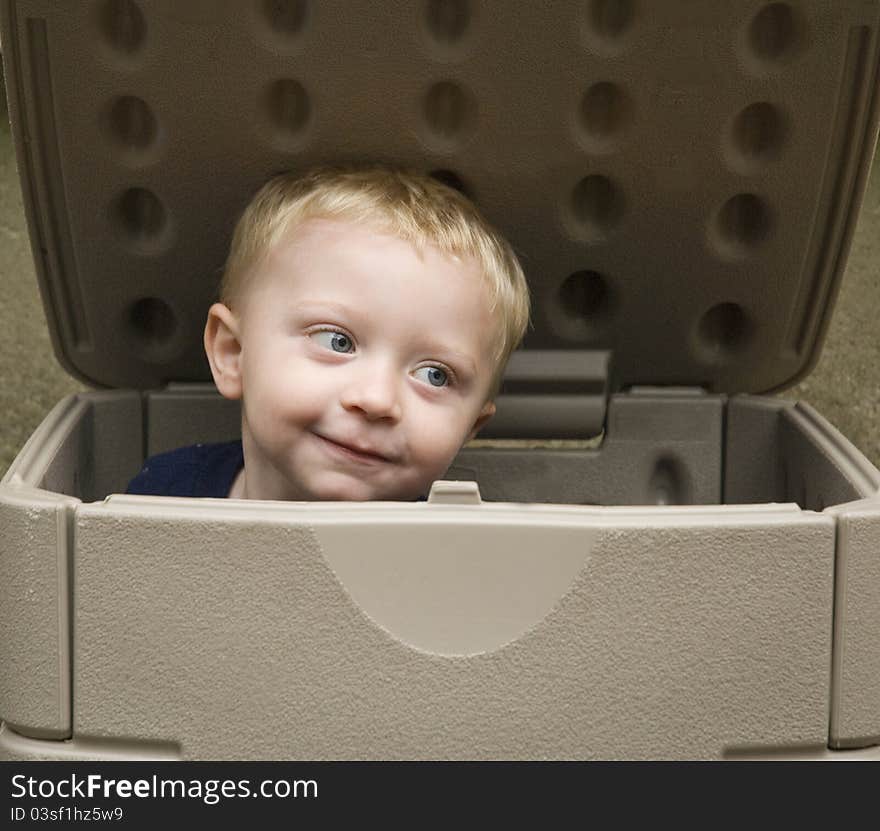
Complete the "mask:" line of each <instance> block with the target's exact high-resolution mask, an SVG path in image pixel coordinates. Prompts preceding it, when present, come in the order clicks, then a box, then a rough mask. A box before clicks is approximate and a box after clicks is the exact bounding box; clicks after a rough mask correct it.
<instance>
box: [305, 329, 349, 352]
mask: <svg viewBox="0 0 880 831" xmlns="http://www.w3.org/2000/svg"><path fill="white" fill-rule="evenodd" d="M310 337H312V338H314V339H315V340H316V341H317V342H318V343H320V344H321V346H323V347H325V348H326V349H332V350H333V351H334V352H354V341H352V339H351V338H350V337H349V336H348V335H346V334H345V332H329V331H323V332H312V334H311V335H310Z"/></svg>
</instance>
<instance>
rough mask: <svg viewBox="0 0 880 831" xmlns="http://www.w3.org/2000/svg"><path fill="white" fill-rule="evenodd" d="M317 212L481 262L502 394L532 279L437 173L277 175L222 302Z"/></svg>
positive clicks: (244, 239) (260, 197)
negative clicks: (495, 326) (495, 327)
mask: <svg viewBox="0 0 880 831" xmlns="http://www.w3.org/2000/svg"><path fill="white" fill-rule="evenodd" d="M317 218H321V219H343V220H348V221H353V222H361V223H364V224H366V225H368V226H370V227H372V228H375V229H376V230H378V231H380V232H385V233H390V234H394V235H395V236H397V237H400V238H401V239H404V240H406V241H408V242H410V243H412V244H413V245H414V246H416V248H417V249H422V248H424V247H425V246H426V245H433V246H435V247H436V248H438V249H440V250H441V251H443V252H444V253H446V254H449V255H453V256H457V257H461V258H472V259H473V260H474V261H476V263H477V264H478V266H479V268H480V271H481V273H482V275H483V278H484V280H485V283H486V286H487V288H488V290H489V297H490V302H491V311H492V313H493V315H495V316H496V317H497V318H498V321H499V323H500V326H499V329H500V342H499V344H498V348H497V350H496V354H495V356H494V357H495V360H496V373H495V377H494V379H493V385H492V390H491V396H493V397H494V395H495V394H496V393H497V391H498V386H499V385H500V380H501V375H502V373H503V371H504V367H505V365H506V364H507V360H508V358H509V357H510V354H511V352H513V350H514V349H516V347H517V346H518V345H519V343H520V341H521V340H522V338H523V335H524V334H525V330H526V327H527V326H528V321H529V292H528V286H527V284H526V279H525V276H524V275H523V271H522V268H521V266H520V264H519V261H518V260H517V258H516V255H515V254H514V252H513V249H512V248H511V246H510V244H509V243H508V242H507V241H506V240H505V239H504V238H503V237H502V236H501V235H500V234H499V233H498V232H497V231H495V229H494V228H492V226H490V225H489V224H488V223H487V222H486V220H485V219H483V217H482V216H481V215H480V213H479V212H478V211H477V209H476V207H475V206H474V205H473V203H472V202H471V201H470V200H469V199H467V198H466V197H465V196H463V195H462V194H461V193H459V192H458V191H457V190H455V189H454V188H452V187H448V186H447V185H444V184H442V183H441V182H439V181H437V180H436V179H434V178H432V177H430V176H424V175H421V174H419V173H415V172H412V171H407V170H400V169H395V168H389V167H349V168H321V169H319V170H315V171H312V172H311V173H308V174H306V175H305V176H297V175H295V174H293V173H283V174H281V175H279V176H276V177H274V178H273V179H271V180H270V181H269V182H267V183H266V184H265V185H264V186H263V187H262V188H261V189H260V190H259V191H258V192H257V194H256V196H254V198H253V200H252V201H251V202H250V204H249V205H248V206H247V208H246V209H245V211H244V214H243V215H242V217H241V219H240V220H239V222H238V225H237V226H236V228H235V233H234V235H233V238H232V245H231V247H230V251H229V257H228V259H227V261H226V269H225V272H224V274H223V280H222V282H221V284H220V300H221V302H223V303H225V304H226V305H227V306H229V307H230V308H234V307H235V305H236V304H237V303H239V302H240V300H241V297H242V294H243V292H244V289H245V283H246V275H247V274H248V272H249V271H251V270H252V269H253V268H255V267H256V266H258V265H259V263H260V261H261V260H262V259H263V258H264V257H265V256H266V255H267V254H268V252H269V251H271V250H272V249H273V248H274V247H275V246H276V245H277V244H278V243H279V242H280V241H281V239H282V238H283V237H284V236H285V235H286V234H287V233H289V232H290V231H291V230H292V229H293V228H294V227H295V226H296V225H297V224H298V223H300V222H303V221H304V220H306V219H317Z"/></svg>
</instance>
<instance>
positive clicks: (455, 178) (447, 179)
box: [428, 170, 473, 199]
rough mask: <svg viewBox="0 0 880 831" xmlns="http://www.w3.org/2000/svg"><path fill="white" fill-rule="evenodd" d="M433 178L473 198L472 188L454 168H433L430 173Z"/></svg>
mask: <svg viewBox="0 0 880 831" xmlns="http://www.w3.org/2000/svg"><path fill="white" fill-rule="evenodd" d="M428 175H429V176H430V177H431V178H432V179H436V180H437V181H438V182H440V183H441V184H444V185H446V187H449V188H452V189H453V190H457V191H458V192H459V193H461V194H464V195H465V196H467V197H468V198H469V199H472V198H473V197H472V196H471V192H470V188H469V187H468V186H467V185H466V184H465V183H464V181H462V178H461V176H459V175H458V174H457V173H455V172H454V171H452V170H432V171H431V172H430V173H429V174H428Z"/></svg>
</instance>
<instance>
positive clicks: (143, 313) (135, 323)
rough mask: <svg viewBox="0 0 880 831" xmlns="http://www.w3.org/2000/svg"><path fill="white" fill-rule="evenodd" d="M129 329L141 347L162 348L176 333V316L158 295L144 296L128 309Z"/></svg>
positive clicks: (149, 348)
mask: <svg viewBox="0 0 880 831" xmlns="http://www.w3.org/2000/svg"><path fill="white" fill-rule="evenodd" d="M128 326H129V331H130V332H131V333H132V334H133V335H134V336H135V338H136V339H137V342H138V343H139V344H140V345H141V347H142V348H143V349H145V350H146V351H149V352H153V351H156V350H161V349H164V348H165V347H167V346H168V345H169V343H170V342H171V341H172V340H173V339H174V336H175V335H176V334H177V330H178V325H177V317H176V316H175V314H174V312H173V310H172V309H171V307H170V306H169V305H168V304H167V303H166V302H165V301H164V300H160V299H159V298H158V297H144V298H141V299H140V300H138V301H137V302H135V303H133V304H132V305H131V307H130V308H129V310H128Z"/></svg>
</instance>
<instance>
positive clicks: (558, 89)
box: [0, 0, 880, 392]
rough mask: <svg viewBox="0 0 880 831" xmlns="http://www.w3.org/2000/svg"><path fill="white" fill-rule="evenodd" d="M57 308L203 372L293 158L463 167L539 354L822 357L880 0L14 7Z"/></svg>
mask: <svg viewBox="0 0 880 831" xmlns="http://www.w3.org/2000/svg"><path fill="white" fill-rule="evenodd" d="M0 8H2V24H3V30H2V40H3V50H4V55H3V58H4V61H5V63H6V79H7V84H8V87H9V89H8V93H9V104H10V113H11V118H12V121H13V128H14V132H15V140H16V145H17V148H18V160H19V169H20V172H21V178H22V185H23V191H24V200H25V205H26V211H27V214H28V219H29V223H30V233H31V238H32V241H33V249H34V254H35V258H36V261H37V271H38V275H39V279H40V283H41V288H42V292H43V298H44V303H45V307H46V314H47V317H48V320H49V326H50V328H51V330H52V334H53V338H54V343H55V348H56V352H57V354H58V357H59V359H60V360H61V362H62V363H63V364H64V366H65V367H66V368H67V369H68V370H70V371H71V372H73V373H74V374H76V375H78V376H79V377H81V378H83V379H85V380H87V381H89V382H91V383H93V384H96V385H102V386H111V387H136V388H147V387H154V386H157V385H160V384H163V383H165V382H167V381H170V380H178V381H193V380H204V379H208V378H209V377H210V376H209V373H208V369H207V364H206V362H205V359H204V356H203V353H202V345H201V333H202V326H203V321H204V315H205V311H206V309H207V306H208V305H209V303H210V302H211V300H212V299H213V298H214V295H215V291H216V285H217V281H218V278H219V274H220V271H221V269H222V266H223V262H224V259H225V256H226V250H227V245H228V241H229V237H230V233H231V230H232V228H233V225H234V222H235V220H236V218H237V216H238V214H239V213H240V211H241V210H242V208H243V207H244V205H245V204H246V202H247V201H248V199H249V197H250V196H251V194H252V193H253V192H254V191H255V190H256V189H257V188H258V187H259V186H260V185H261V184H262V183H263V182H264V181H265V180H266V179H267V178H268V177H269V176H270V175H272V174H273V173H275V172H278V171H280V170H284V169H291V168H292V169H296V170H305V169H307V168H310V167H312V166H314V165H316V164H321V163H327V162H338V161H352V160H374V161H382V162H391V163H396V164H403V165H408V166H411V167H415V168H417V169H421V170H424V171H430V172H435V173H436V174H437V175H438V176H440V177H441V178H443V179H444V180H446V181H451V182H454V183H458V184H459V185H460V186H461V187H462V188H463V189H464V190H465V191H466V192H467V193H468V194H470V195H471V196H472V197H473V198H474V199H475V200H476V202H477V203H478V205H479V206H480V207H481V208H482V209H483V211H484V213H485V214H486V215H487V216H488V218H489V219H490V220H491V221H492V222H494V223H495V224H496V225H497V226H498V227H499V228H500V229H501V231H502V232H503V233H504V234H505V235H506V236H507V237H508V238H509V239H510V240H511V241H512V243H513V244H514V246H515V248H516V249H517V251H518V252H519V253H520V255H521V257H522V261H523V264H524V267H525V270H526V273H527V275H528V278H529V282H530V285H531V288H532V293H533V298H534V311H533V321H534V328H533V330H532V331H531V332H530V334H529V336H528V339H527V342H526V346H527V347H528V348H533V349H566V350H580V349H583V350H610V351H611V352H612V356H613V357H612V361H611V365H612V373H613V374H612V379H611V385H610V388H611V389H612V390H613V389H619V388H621V387H624V386H628V385H631V384H675V385H700V386H705V387H707V388H709V389H712V390H716V391H721V390H726V391H731V392H734V391H750V392H762V391H767V390H771V389H775V388H779V387H782V386H785V385H787V384H789V383H792V382H793V381H794V380H796V379H798V378H799V377H801V376H802V375H803V374H805V373H806V372H808V371H809V369H810V368H811V366H812V365H813V363H814V362H815V360H816V358H817V356H818V351H819V348H820V345H821V341H822V338H823V335H824V332H825V330H826V328H827V324H828V320H829V316H830V313H831V308H832V303H833V300H834V297H835V295H836V292H837V288H838V283H839V280H840V277H841V275H842V273H843V270H844V264H845V260H846V254H847V250H848V247H849V243H850V239H851V236H852V232H853V230H854V226H855V221H856V217H857V212H858V207H859V204H860V201H861V197H862V193H863V190H864V186H865V182H866V178H867V173H868V168H869V165H870V161H871V156H872V151H873V147H874V142H875V138H876V129H877V115H878V108H877V98H876V90H877V71H878V19H880V10H878V2H876V1H871V2H866V0H791V2H772V3H766V2H754V0H750V2H740V3H730V2H727V0H712V2H709V1H708V0H706V2H700V3H693V2H684V0H664V1H663V2H661V1H660V0H657V2H654V0H652V2H647V0H641V1H639V0H593V2H582V1H581V2H569V3H564V2H559V3H505V4H494V3H488V2H479V0H430V1H426V2H418V3H412V2H408V1H407V2H404V0H399V2H390V1H389V0H386V2H377V0H357V2H351V0H322V2H320V3H318V2H308V0H287V1H286V2H285V0H271V1H270V0H263V1H260V0H253V2H246V3H245V2H219V0H211V2H205V1H204V0H198V2H195V0H188V1H187V2H185V3H182V2H177V0H152V1H150V0H140V2H135V0H101V2H91V3H46V2H44V0H2V5H0Z"/></svg>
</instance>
